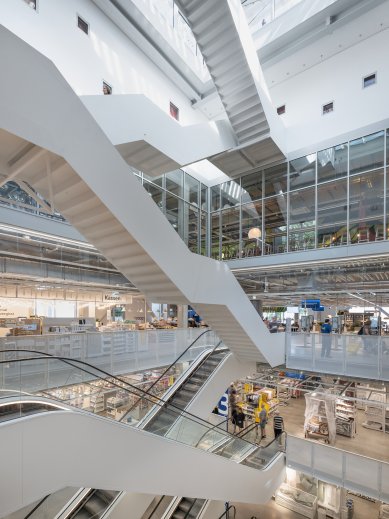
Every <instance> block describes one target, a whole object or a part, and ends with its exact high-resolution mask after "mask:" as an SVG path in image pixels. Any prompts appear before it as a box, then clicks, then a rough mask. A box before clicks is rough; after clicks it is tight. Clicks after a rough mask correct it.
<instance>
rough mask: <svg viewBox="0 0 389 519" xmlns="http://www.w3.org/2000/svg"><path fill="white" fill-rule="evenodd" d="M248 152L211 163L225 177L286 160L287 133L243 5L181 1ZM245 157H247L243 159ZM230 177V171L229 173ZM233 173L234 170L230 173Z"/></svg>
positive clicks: (208, 0) (237, 2)
mask: <svg viewBox="0 0 389 519" xmlns="http://www.w3.org/2000/svg"><path fill="white" fill-rule="evenodd" d="M177 3H178V5H179V6H180V8H181V9H182V11H183V13H184V14H185V16H186V17H187V18H188V21H189V24H190V27H191V29H192V31H193V33H194V35H195V37H196V41H197V43H198V45H199V48H200V50H201V52H202V55H203V57H204V60H205V62H206V64H207V67H208V70H209V73H210V75H211V77H212V79H213V81H214V83H215V86H216V89H217V91H218V93H219V96H220V99H221V101H222V103H223V105H224V107H225V109H226V112H227V115H228V118H229V121H230V123H231V125H232V128H233V130H234V132H235V135H236V137H237V140H238V143H239V145H240V146H241V147H244V149H245V152H241V153H239V155H238V151H236V152H235V153H233V154H232V155H231V154H230V153H229V154H228V155H222V156H221V157H217V158H215V159H214V160H213V161H214V162H215V164H216V165H218V166H219V167H220V168H221V169H223V171H226V170H228V169H230V168H239V167H242V168H244V162H246V163H247V167H249V166H250V163H251V167H253V166H255V165H256V163H263V162H270V161H274V160H276V159H280V158H282V156H283V154H284V150H285V142H284V141H285V131H284V127H283V125H282V123H281V121H280V120H279V118H278V116H277V114H276V112H275V110H274V107H273V105H272V103H271V100H270V96H269V92H268V90H267V87H266V83H265V79H264V76H263V73H262V70H261V67H260V64H259V61H258V57H257V54H256V51H255V46H254V42H253V40H252V38H251V33H250V29H249V26H248V23H247V20H246V17H245V14H244V10H243V8H242V6H241V3H240V0H177ZM244 153H246V155H244ZM226 172H227V171H226ZM230 172H231V173H233V169H232V170H231V171H230Z"/></svg>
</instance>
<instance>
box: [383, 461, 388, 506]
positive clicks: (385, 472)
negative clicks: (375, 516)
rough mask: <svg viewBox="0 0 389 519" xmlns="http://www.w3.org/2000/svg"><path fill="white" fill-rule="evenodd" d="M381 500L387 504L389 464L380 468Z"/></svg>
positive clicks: (384, 464)
mask: <svg viewBox="0 0 389 519" xmlns="http://www.w3.org/2000/svg"><path fill="white" fill-rule="evenodd" d="M381 498H382V500H383V501H385V502H386V503H389V463H383V464H382V467H381Z"/></svg>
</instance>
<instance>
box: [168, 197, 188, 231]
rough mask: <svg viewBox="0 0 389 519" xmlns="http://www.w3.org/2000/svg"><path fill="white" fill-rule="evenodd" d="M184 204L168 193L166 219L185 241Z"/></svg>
mask: <svg viewBox="0 0 389 519" xmlns="http://www.w3.org/2000/svg"><path fill="white" fill-rule="evenodd" d="M183 204H184V202H183V201H182V200H181V199H180V198H177V197H176V196H174V195H171V194H170V193H166V218H167V219H168V221H169V223H170V224H171V225H172V226H173V228H174V229H175V230H176V231H177V232H178V234H179V235H180V236H181V238H183V239H184V210H183Z"/></svg>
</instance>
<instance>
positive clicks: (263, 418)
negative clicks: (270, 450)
mask: <svg viewBox="0 0 389 519" xmlns="http://www.w3.org/2000/svg"><path fill="white" fill-rule="evenodd" d="M266 424H267V411H266V408H265V404H262V405H261V411H260V413H259V423H258V425H259V429H260V431H261V440H262V439H263V438H266ZM257 436H258V430H257Z"/></svg>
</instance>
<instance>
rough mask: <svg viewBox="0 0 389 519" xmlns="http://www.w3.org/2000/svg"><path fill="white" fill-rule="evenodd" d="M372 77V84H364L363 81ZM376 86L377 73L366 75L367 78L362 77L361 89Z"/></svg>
mask: <svg viewBox="0 0 389 519" xmlns="http://www.w3.org/2000/svg"><path fill="white" fill-rule="evenodd" d="M373 77H374V82H373V83H369V84H367V85H366V84H365V81H366V80H367V79H369V78H373ZM376 84H377V72H372V73H371V74H368V75H367V76H363V78H362V89H363V90H365V88H369V87H371V86H373V85H376Z"/></svg>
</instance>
